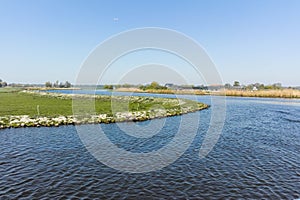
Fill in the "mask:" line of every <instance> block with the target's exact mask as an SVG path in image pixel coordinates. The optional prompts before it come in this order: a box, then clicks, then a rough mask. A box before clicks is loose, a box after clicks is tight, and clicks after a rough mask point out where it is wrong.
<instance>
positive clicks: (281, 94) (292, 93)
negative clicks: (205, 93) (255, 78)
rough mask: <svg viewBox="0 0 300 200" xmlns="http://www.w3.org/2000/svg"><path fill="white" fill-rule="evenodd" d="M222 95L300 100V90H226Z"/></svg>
mask: <svg viewBox="0 0 300 200" xmlns="http://www.w3.org/2000/svg"><path fill="white" fill-rule="evenodd" d="M220 95H226V96H239V97H267V98H300V90H295V89H282V90H257V91H251V90H225V91H224V92H221V93H220Z"/></svg>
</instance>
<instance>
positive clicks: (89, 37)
mask: <svg viewBox="0 0 300 200" xmlns="http://www.w3.org/2000/svg"><path fill="white" fill-rule="evenodd" d="M299 10H300V1H298V0H288V1H284V0H253V1H252V0H251V1H250V0H246V1H241V0H228V1H218V0H211V1H210V0H207V1H203V0H195V1H174V0H166V1H158V0H153V1H138V0H128V1H109V0H107V1H100V0H99V1H97V0H95V1H91V0H87V1H83V0H82V1H80V0H78V1H71V0H62V1H58V0H43V1H39V0H26V1H21V0H18V1H17V0H0V27H1V31H0V79H2V80H4V81H7V82H8V83H45V82H46V81H51V82H54V81H56V80H59V81H63V82H64V81H66V80H68V81H70V82H72V83H74V82H75V81H76V77H77V75H78V73H79V71H80V67H81V65H82V63H83V62H84V60H85V59H86V58H87V57H88V55H89V54H90V52H92V50H93V49H95V47H97V45H99V44H100V43H101V42H103V41H104V40H106V39H107V38H109V37H111V36H112V35H116V34H118V33H120V32H123V31H127V30H130V29H135V28H143V27H161V28H167V29H172V30H175V31H178V32H181V33H183V34H185V35H187V36H189V37H191V38H193V39H194V40H195V41H196V42H198V43H199V44H200V45H201V46H202V47H203V48H204V49H205V51H206V52H207V54H208V55H209V56H210V58H211V59H212V61H213V62H214V63H215V65H216V68H217V70H218V71H219V73H220V75H221V77H222V80H223V83H231V84H232V83H233V82H234V81H235V80H238V81H240V82H241V83H243V84H249V83H256V82H260V83H264V84H271V83H282V84H283V85H285V86H299V85H300V79H299V75H300V12H299ZM148 54H149V52H148ZM150 54H151V53H150ZM153 55H156V54H155V53H152V54H151V55H148V56H147V57H148V58H149V57H151V56H153ZM137 56H140V55H138V54H137ZM163 56H164V54H160V55H159V56H158V57H160V58H161V57H163ZM129 57H130V56H129ZM140 57H141V56H140ZM166 57H168V56H167V55H166V56H165V57H164V58H163V59H165V58H166ZM169 58H171V57H170V56H169ZM132 59H135V57H132ZM154 60H155V58H154ZM174 60H175V59H173V62H172V61H170V62H169V63H168V64H169V65H174ZM142 61H143V60H140V62H139V64H141V63H142ZM178 63H180V62H178ZM124 64H126V63H123V65H124ZM144 64H145V65H144V68H145V70H144V72H141V70H140V71H139V70H137V71H139V74H142V76H144V75H146V76H147V80H151V78H152V77H153V79H155V78H157V81H159V82H163V80H165V82H174V83H176V82H177V80H179V79H175V78H174V79H172V78H170V80H168V79H167V78H168V75H169V74H168V72H167V71H164V70H163V73H160V70H159V69H156V68H155V67H154V68H153V70H156V71H155V72H153V74H151V73H150V71H151V70H150V71H149V68H146V67H145V66H147V65H148V64H149V62H148V61H147V62H146V61H145V63H144ZM188 67H189V66H184V65H182V68H181V69H180V66H177V68H178V71H179V72H178V73H179V74H178V73H177V75H179V76H180V75H181V72H180V70H182V71H184V72H185V73H186V74H187V75H186V76H185V78H186V79H188V81H183V82H181V81H178V83H185V82H188V83H191V84H196V85H200V84H203V83H204V82H203V81H204V80H203V79H201V78H199V77H198V78H197V77H193V72H192V71H191V70H187V68H188ZM125 68H126V66H125ZM177 68H176V70H177ZM114 70H115V71H111V72H110V71H109V70H108V71H107V74H106V76H105V79H103V82H101V83H103V84H105V83H116V77H115V76H116V72H119V71H122V70H121V69H120V68H118V65H115V69H114ZM123 71H124V72H125V71H126V70H123ZM127 72H128V71H127ZM133 74H134V73H133ZM158 74H159V75H160V76H158ZM162 74H165V76H162ZM170 74H171V73H170ZM127 75H128V76H127V77H134V76H137V75H130V74H127ZM177 75H174V77H177ZM189 75H190V77H189ZM122 77H123V78H124V74H123V76H122ZM118 80H119V79H118ZM125 80H126V81H128V82H130V81H132V82H133V83H140V82H141V81H142V79H140V77H139V78H137V79H134V78H133V79H126V78H125Z"/></svg>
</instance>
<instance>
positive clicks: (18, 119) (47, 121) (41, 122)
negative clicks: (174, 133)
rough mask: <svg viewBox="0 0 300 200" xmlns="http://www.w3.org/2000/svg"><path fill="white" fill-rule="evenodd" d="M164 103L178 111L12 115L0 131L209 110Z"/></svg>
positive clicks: (0, 125) (1, 119)
mask: <svg viewBox="0 0 300 200" xmlns="http://www.w3.org/2000/svg"><path fill="white" fill-rule="evenodd" d="M23 92H25V93H29V94H34V95H41V96H45V95H47V96H51V97H56V98H73V97H74V96H75V97H76V98H91V97H92V98H108V97H107V96H100V95H85V94H84V95H83V94H80V95H77V94H61V93H47V92H33V91H23ZM113 98H117V99H119V100H120V99H121V100H122V99H123V100H126V101H128V98H134V100H136V101H140V102H142V101H143V100H145V101H146V100H147V101H148V100H149V99H150V100H155V99H160V100H161V99H163V98H155V97H139V96H134V97H132V96H131V97H127V96H115V97H113ZM163 101H165V102H170V101H180V102H179V104H180V108H171V109H160V108H158V109H149V110H146V111H126V112H116V113H113V114H97V115H81V116H76V115H69V116H63V115H59V116H56V117H47V116H29V115H13V116H0V129H6V128H22V127H58V126H61V125H80V124H100V123H106V124H108V123H119V122H138V121H146V120H151V119H156V118H163V117H172V116H177V115H183V114H187V113H191V112H196V111H200V110H203V109H207V108H209V105H206V104H203V103H200V102H195V104H196V105H197V106H193V107H192V106H187V107H185V106H182V105H184V104H185V103H186V102H187V101H189V100H185V99H168V98H166V99H165V100H163ZM185 101H186V102H185Z"/></svg>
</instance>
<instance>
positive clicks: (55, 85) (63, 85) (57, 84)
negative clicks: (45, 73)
mask: <svg viewBox="0 0 300 200" xmlns="http://www.w3.org/2000/svg"><path fill="white" fill-rule="evenodd" d="M71 86H72V84H71V83H70V82H69V81H66V82H65V83H63V82H59V81H55V82H54V83H51V82H50V81H47V82H46V83H45V87H48V88H70V87H71Z"/></svg>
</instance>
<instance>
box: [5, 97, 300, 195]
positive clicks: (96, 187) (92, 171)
mask: <svg viewBox="0 0 300 200" xmlns="http://www.w3.org/2000/svg"><path fill="white" fill-rule="evenodd" d="M78 92H84V91H78ZM85 92H86V91H85ZM97 93H107V92H105V91H102V92H97ZM122 94H123V93H122ZM141 95H150V96H152V95H153V94H141ZM155 96H163V97H166V96H170V97H171V96H172V95H155ZM183 97H186V98H189V96H183ZM199 101H201V102H205V103H209V102H210V97H209V96H199ZM226 106H227V108H226V121H225V124H224V128H223V131H222V134H221V136H220V138H219V140H218V142H217V144H216V145H215V146H214V148H213V150H212V151H211V152H210V153H209V154H208V155H207V156H206V157H205V158H203V159H200V158H199V149H200V146H201V144H202V142H203V140H204V137H205V134H206V132H207V130H208V126H209V122H210V117H211V115H210V114H211V109H207V110H203V111H200V121H199V128H198V131H197V135H196V137H195V138H194V140H193V142H192V144H191V145H190V146H189V148H188V149H187V151H186V152H185V153H184V154H183V155H182V156H181V157H180V158H179V159H178V160H176V161H175V162H174V163H172V164H171V165H169V166H167V167H165V168H163V169H160V170H157V171H152V172H147V173H127V172H122V171H118V170H115V169H113V168H110V167H108V166H106V165H104V164H102V163H101V162H99V161H98V160H97V159H95V158H94V157H93V156H92V155H91V154H90V153H89V152H88V151H87V149H86V148H85V146H84V145H83V143H82V141H81V140H80V138H79V136H78V134H77V132H76V127H75V126H61V127H51V128H46V127H43V128H18V129H5V130H0V152H1V154H0V177H1V178H0V199H18V198H22V197H23V198H25V199H43V198H44V199H66V198H72V199H81V198H86V199H170V198H176V199H188V198H190V199H296V198H300V100H290V99H267V98H237V97H229V98H228V97H227V98H226ZM194 115H195V113H190V114H187V116H188V117H191V118H192V117H193V116H194ZM161 120H165V123H164V126H163V128H161V129H160V131H159V132H158V133H157V134H156V135H154V136H152V137H150V138H138V139H134V138H133V137H132V136H128V135H126V134H124V132H122V131H121V130H120V128H119V127H118V125H117V124H102V125H101V127H102V129H103V130H105V132H106V134H107V136H108V138H109V139H110V140H111V141H112V142H113V143H115V144H116V145H118V146H119V147H120V148H123V149H125V150H127V151H132V152H151V151H155V150H156V149H159V148H162V147H163V146H164V145H167V144H168V143H169V142H170V141H171V140H172V138H173V137H174V134H176V132H177V129H178V127H179V124H180V120H181V117H180V116H176V117H170V118H167V119H155V120H153V122H157V123H159V122H161ZM149 123H151V122H150V121H145V122H140V123H138V125H139V126H141V127H143V126H147V125H148V124H149ZM134 125H136V124H134V123H125V126H127V127H129V128H130V127H131V126H134ZM95 126H100V125H83V126H82V127H86V128H87V129H89V128H92V127H95ZM187 131H188V130H187ZM187 134H188V133H187ZM107 156H109V155H107Z"/></svg>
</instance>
